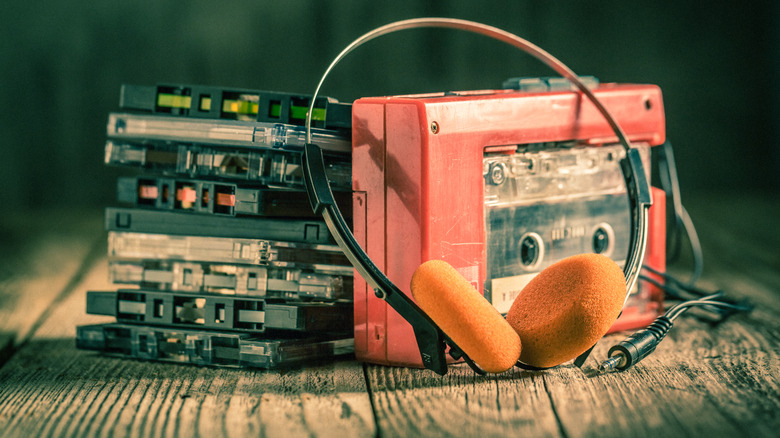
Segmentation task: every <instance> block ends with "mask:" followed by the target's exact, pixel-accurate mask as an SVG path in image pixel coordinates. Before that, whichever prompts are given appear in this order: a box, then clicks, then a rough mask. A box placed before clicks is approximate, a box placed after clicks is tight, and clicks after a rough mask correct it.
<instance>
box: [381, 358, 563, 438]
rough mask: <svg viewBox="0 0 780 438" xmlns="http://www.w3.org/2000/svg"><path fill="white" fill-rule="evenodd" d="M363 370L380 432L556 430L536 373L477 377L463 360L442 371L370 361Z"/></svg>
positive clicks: (511, 433)
mask: <svg viewBox="0 0 780 438" xmlns="http://www.w3.org/2000/svg"><path fill="white" fill-rule="evenodd" d="M366 371H367V373H368V381H369V386H370V387H371V393H372V398H373V400H374V406H375V409H376V415H377V425H378V427H379V430H380V435H381V436H383V437H393V436H484V437H488V436H497V437H498V436H501V437H506V436H515V435H524V434H530V435H532V436H557V435H558V424H557V421H556V418H555V415H554V411H553V409H552V406H551V404H550V399H549V396H548V395H547V391H546V389H545V382H544V378H543V375H542V374H540V373H528V372H521V371H519V370H512V371H508V372H506V373H503V374H500V375H494V376H485V377H480V376H477V375H475V374H474V372H473V371H471V369H470V368H468V367H467V366H465V365H462V364H461V365H456V366H452V367H450V370H449V372H448V373H447V374H446V375H445V376H444V377H439V376H438V375H436V374H434V373H432V372H430V371H427V370H417V369H407V368H392V367H382V366H373V365H372V366H368V367H367V370H366Z"/></svg>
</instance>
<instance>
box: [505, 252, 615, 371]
mask: <svg viewBox="0 0 780 438" xmlns="http://www.w3.org/2000/svg"><path fill="white" fill-rule="evenodd" d="M625 297H626V279H625V276H624V275H623V271H622V270H621V269H620V267H619V266H618V265H617V264H616V263H615V262H614V261H613V260H612V259H610V258H609V257H606V256H603V255H600V254H581V255H576V256H572V257H568V258H565V259H563V260H561V261H559V262H556V263H554V264H552V265H550V266H549V267H548V268H547V269H545V270H543V271H542V272H540V273H539V274H537V275H536V276H535V277H534V278H533V279H532V280H531V282H529V283H528V285H526V287H525V288H523V290H522V291H521V292H520V294H518V296H517V298H516V299H515V301H514V303H512V307H511V308H510V309H509V312H508V313H507V317H506V319H507V321H508V322H509V324H510V325H511V326H512V327H513V328H514V329H515V331H516V332H517V333H518V334H519V335H520V338H521V339H522V340H523V351H522V354H521V355H520V361H521V362H522V363H524V364H527V365H531V366H534V367H540V368H547V367H551V366H555V365H559V364H561V363H564V362H567V361H569V360H572V359H574V358H576V357H577V356H579V355H580V354H582V353H584V352H585V351H587V350H588V348H590V347H592V346H593V345H594V344H595V343H596V342H597V341H598V340H599V339H601V338H602V337H603V336H604V334H606V332H607V330H609V328H610V327H611V326H612V324H613V323H614V322H615V320H616V319H617V317H618V316H619V315H620V311H621V310H622V308H623V303H624V301H625Z"/></svg>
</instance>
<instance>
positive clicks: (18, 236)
mask: <svg viewBox="0 0 780 438" xmlns="http://www.w3.org/2000/svg"><path fill="white" fill-rule="evenodd" d="M101 221H102V217H101V214H100V211H98V210H94V211H90V212H87V213H84V212H74V211H40V212H23V213H18V212H7V213H4V214H3V215H2V216H1V217H0V246H1V247H2V251H0V364H2V363H3V361H4V360H5V359H7V357H8V356H9V355H10V354H12V352H13V350H14V343H16V344H21V343H24V342H25V341H26V340H27V339H28V337H29V336H30V333H31V331H32V330H34V329H35V328H36V326H37V325H38V324H40V323H41V322H42V321H43V320H44V319H45V318H46V316H45V313H46V312H47V311H48V309H51V308H52V303H54V302H55V301H56V300H58V299H60V298H61V296H62V295H63V294H67V293H68V291H69V290H71V289H72V288H73V287H74V286H75V283H76V281H77V278H78V277H79V276H80V275H81V274H82V273H81V272H80V270H81V269H82V267H83V263H84V261H85V260H88V259H90V258H91V257H94V256H95V254H97V253H99V252H100V250H101V248H105V244H104V242H105V235H104V233H103V232H102V225H101ZM101 245H102V246H101ZM103 251H105V250H104V249H103Z"/></svg>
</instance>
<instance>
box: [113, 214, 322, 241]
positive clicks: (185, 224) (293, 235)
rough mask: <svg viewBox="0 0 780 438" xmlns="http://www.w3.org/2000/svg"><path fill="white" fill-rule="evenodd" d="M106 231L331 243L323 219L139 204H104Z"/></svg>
mask: <svg viewBox="0 0 780 438" xmlns="http://www.w3.org/2000/svg"><path fill="white" fill-rule="evenodd" d="M105 220H106V221H105V226H106V230H107V231H123V232H136V233H151V234H172V235H189V236H210V237H231V238H233V237H234V238H242V239H267V240H278V241H287V242H300V243H311V244H333V243H334V241H333V238H332V236H331V235H330V232H329V231H328V228H327V226H326V225H325V223H324V222H321V221H316V220H305V219H281V218H265V217H258V218H255V217H251V218H250V217H244V218H242V217H224V216H214V215H194V214H190V213H186V212H175V211H156V210H145V209H139V208H117V207H108V208H106V218H105Z"/></svg>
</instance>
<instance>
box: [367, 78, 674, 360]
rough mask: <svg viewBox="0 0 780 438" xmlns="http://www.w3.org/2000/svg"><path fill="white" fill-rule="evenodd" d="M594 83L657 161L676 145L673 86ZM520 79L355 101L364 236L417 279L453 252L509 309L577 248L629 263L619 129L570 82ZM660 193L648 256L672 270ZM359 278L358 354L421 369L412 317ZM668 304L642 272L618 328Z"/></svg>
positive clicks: (391, 268)
mask: <svg viewBox="0 0 780 438" xmlns="http://www.w3.org/2000/svg"><path fill="white" fill-rule="evenodd" d="M591 82H592V83H591V84H590V86H591V89H592V91H593V93H594V94H595V96H596V97H598V99H599V100H600V101H601V102H602V103H603V104H604V105H605V106H606V107H607V108H608V109H609V111H610V112H611V113H612V114H613V115H614V116H615V118H616V119H617V121H618V122H619V123H620V125H621V126H622V127H623V129H624V130H625V133H626V135H627V136H628V138H629V140H630V141H631V143H632V145H633V146H634V147H636V148H638V149H639V150H640V151H641V154H642V161H643V162H644V165H645V166H644V167H645V169H649V166H650V154H651V150H652V147H653V146H656V145H660V144H662V143H663V142H664V141H665V121H664V111H663V102H662V97H661V91H660V89H659V88H658V87H656V86H653V85H627V84H598V83H597V81H591ZM505 86H506V84H505ZM510 86H514V87H515V88H516V89H501V90H483V91H468V92H455V93H440V94H425V95H408V96H391V97H373V98H361V99H358V100H357V101H355V102H354V104H353V110H352V135H353V138H352V142H353V150H352V154H353V158H352V159H353V161H352V172H353V192H354V194H353V197H354V202H353V228H354V234H355V236H356V238H357V240H358V242H359V243H360V245H361V246H362V247H363V249H364V250H365V251H366V252H367V254H368V255H369V256H370V257H371V259H372V260H373V261H374V263H375V264H376V265H377V267H378V268H379V269H381V270H382V271H383V272H384V273H385V274H386V275H387V277H388V278H389V279H390V280H391V281H392V282H393V283H395V284H399V285H408V284H409V282H410V279H411V276H412V274H413V273H414V271H415V269H416V268H417V267H418V266H419V265H420V264H421V263H422V262H424V261H426V260H430V259H441V260H444V261H446V262H448V263H450V264H451V265H453V266H454V267H455V268H456V269H457V270H458V271H459V272H460V273H461V274H462V275H463V276H464V277H465V278H466V279H467V280H468V281H469V282H471V283H472V284H473V285H474V286H475V287H476V288H477V290H479V291H482V293H483V295H484V296H485V297H486V298H488V299H489V300H490V302H491V303H492V304H493V306H494V307H495V308H496V309H498V310H499V312H502V313H505V312H506V311H507V310H508V308H509V306H510V305H511V303H512V300H513V299H514V297H515V296H516V295H517V293H518V292H519V291H520V290H521V289H522V288H523V286H525V284H526V283H527V282H528V281H530V279H531V278H532V277H533V276H534V275H535V274H536V273H537V272H539V271H541V270H542V269H544V268H545V267H547V266H549V265H550V264H551V263H553V262H555V261H557V260H560V259H562V258H564V257H567V256H570V255H573V254H579V253H585V252H596V253H602V254H604V255H607V256H609V257H611V258H612V259H613V260H615V261H616V262H618V263H619V264H621V265H622V264H623V263H624V262H625V259H626V253H627V251H628V246H629V242H628V240H629V236H630V229H629V228H630V218H629V203H628V200H627V197H626V186H625V182H624V179H623V177H622V175H621V171H620V166H619V164H618V162H619V160H620V159H621V158H622V157H623V156H624V155H625V151H624V150H623V148H621V147H620V146H617V139H616V137H615V134H614V133H613V131H612V130H611V129H610V127H609V126H608V125H607V124H605V123H604V120H603V118H602V116H601V115H600V114H599V113H598V111H597V110H596V108H595V107H594V106H593V105H592V104H591V103H590V102H589V101H587V100H585V99H583V98H582V95H581V94H580V93H579V92H576V91H573V89H572V88H571V86H570V85H569V83H568V82H566V81H562V82H557V83H556V82H555V81H554V80H543V79H535V80H520V81H515V82H514V83H513V82H511V81H510ZM648 178H649V175H648ZM652 196H653V206H652V207H651V209H650V221H649V230H648V235H649V238H648V244H647V250H646V253H645V262H644V264H645V265H647V266H649V267H651V268H654V269H656V270H658V271H664V269H665V202H664V193H663V191H661V190H659V189H655V188H653V189H652ZM354 283H355V285H354V288H355V293H354V306H355V307H354V315H355V351H356V354H357V356H358V359H360V360H364V361H369V362H376V363H384V364H393V365H411V366H420V365H421V359H420V352H419V351H418V348H417V344H416V343H415V335H414V332H413V329H412V327H411V326H410V325H409V323H408V322H407V321H406V320H404V319H403V318H402V317H401V316H400V315H399V314H398V313H396V312H395V311H393V309H391V308H390V307H389V306H388V305H387V304H386V302H385V301H383V300H382V299H381V298H378V297H377V296H375V293H374V291H373V289H372V288H371V286H370V285H368V284H367V283H366V282H365V281H364V280H363V278H361V277H360V276H359V275H356V276H355V278H354ZM661 311H662V293H661V291H660V290H658V289H657V288H656V287H655V286H652V285H650V284H648V283H646V282H642V281H640V282H639V284H638V287H637V288H635V290H634V291H633V293H632V295H631V297H630V298H629V300H628V302H627V303H626V306H625V307H624V310H623V314H622V315H621V317H620V318H619V319H618V320H617V321H616V323H615V324H614V326H613V328H612V331H615V330H622V329H627V328H636V327H640V326H645V325H647V324H649V323H650V322H651V321H652V320H653V319H654V318H655V317H657V316H658V315H659V314H660V313H661Z"/></svg>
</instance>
